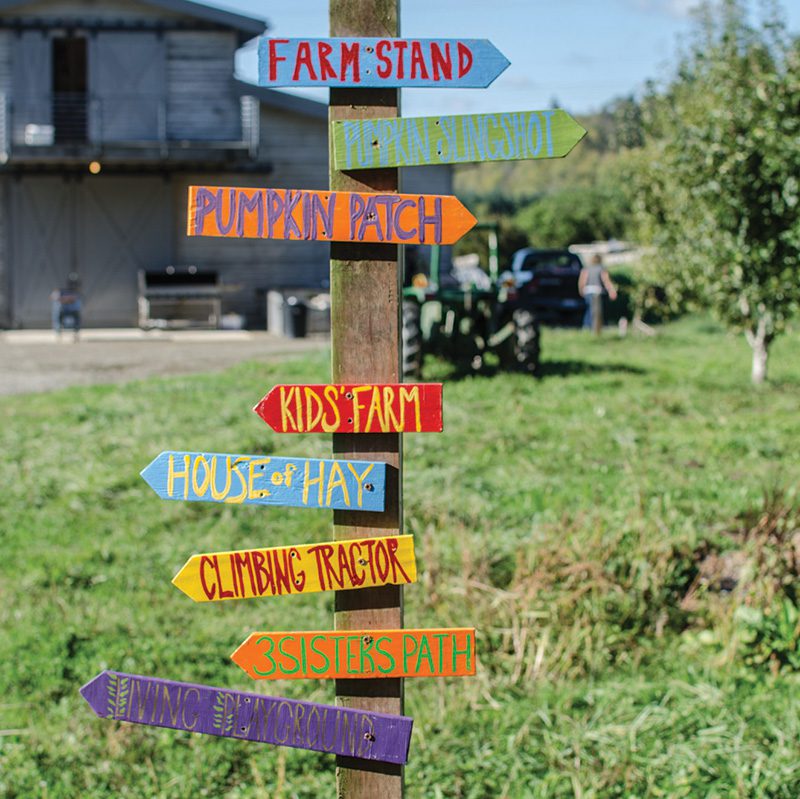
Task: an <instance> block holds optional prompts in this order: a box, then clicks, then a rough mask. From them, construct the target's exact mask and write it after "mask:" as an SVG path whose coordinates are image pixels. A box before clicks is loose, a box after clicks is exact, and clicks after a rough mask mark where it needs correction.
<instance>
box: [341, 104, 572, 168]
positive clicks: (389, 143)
mask: <svg viewBox="0 0 800 799" xmlns="http://www.w3.org/2000/svg"><path fill="white" fill-rule="evenodd" d="M585 135H586V131H585V130H584V129H583V128H582V127H581V126H580V125H579V124H578V123H577V122H576V121H575V120H574V119H573V118H572V117H571V116H570V115H569V114H568V113H567V112H566V111H561V110H555V111H514V112H508V113H504V114H467V115H465V116H438V117H410V118H387V119H358V120H356V119H354V120H344V121H341V122H334V123H333V153H334V159H333V160H334V166H335V168H336V169H341V170H349V169H373V168H375V167H386V166H422V165H425V164H463V163H474V162H479V161H519V160H525V159H532V158H561V157H563V156H565V155H566V154H567V153H568V152H569V151H570V150H571V149H572V148H573V147H574V146H575V145H576V144H577V143H578V142H579V141H580V140H581V139H582V138H583V137H584V136H585Z"/></svg>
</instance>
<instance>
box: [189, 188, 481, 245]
mask: <svg viewBox="0 0 800 799" xmlns="http://www.w3.org/2000/svg"><path fill="white" fill-rule="evenodd" d="M476 221H477V220H476V219H475V217H474V216H473V215H472V214H471V213H470V212H469V211H468V210H467V209H466V208H465V207H464V206H463V205H462V204H461V203H460V202H459V200H458V199H457V198H456V197H451V196H441V195H438V194H395V193H393V192H386V193H382V194H381V193H370V192H350V191H305V190H303V189H242V188H235V187H230V186H190V187H189V217H188V227H187V233H188V235H189V236H228V237H231V238H242V237H245V238H262V239H289V240H296V241H350V242H370V243H375V242H378V243H387V244H453V243H454V242H456V241H458V240H459V239H460V238H461V237H462V236H463V235H464V234H465V233H466V232H467V231H468V230H470V229H471V228H472V226H473V225H474V224H475V222H476Z"/></svg>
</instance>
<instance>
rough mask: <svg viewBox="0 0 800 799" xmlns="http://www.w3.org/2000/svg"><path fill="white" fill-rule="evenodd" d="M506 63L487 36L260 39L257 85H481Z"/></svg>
mask: <svg viewBox="0 0 800 799" xmlns="http://www.w3.org/2000/svg"><path fill="white" fill-rule="evenodd" d="M508 65H509V62H508V59H507V58H506V57H505V56H504V55H503V54H502V53H501V52H500V51H499V50H498V49H497V48H496V47H495V46H494V45H493V44H492V43H491V42H490V41H489V40H488V39H371V38H363V39H272V38H268V37H266V36H264V37H262V38H261V39H259V42H258V84H259V86H339V87H341V86H353V87H361V88H372V87H385V88H396V87H415V88H420V87H432V88H446V89H454V88H460V89H483V88H485V87H486V86H488V85H489V84H490V83H491V82H492V81H493V80H494V79H495V78H496V77H497V76H498V75H499V74H500V73H501V72H502V71H503V70H504V69H505V68H506V67H507V66H508Z"/></svg>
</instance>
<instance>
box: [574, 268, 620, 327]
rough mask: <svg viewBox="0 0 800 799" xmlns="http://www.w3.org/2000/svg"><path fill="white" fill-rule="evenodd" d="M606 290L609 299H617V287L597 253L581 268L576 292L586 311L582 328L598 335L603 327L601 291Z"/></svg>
mask: <svg viewBox="0 0 800 799" xmlns="http://www.w3.org/2000/svg"><path fill="white" fill-rule="evenodd" d="M604 290H605V291H606V292H608V296H609V298H610V299H611V300H616V299H617V289H616V286H615V285H614V284H613V283H612V281H611V278H610V277H609V275H608V270H607V269H606V268H605V267H604V266H603V259H602V257H601V256H600V254H599V253H595V255H593V256H592V259H591V261H590V262H589V266H584V267H583V269H581V273H580V276H579V277H578V292H579V293H580V295H581V296H582V297H583V299H584V300H585V301H586V313H585V314H584V315H583V327H584V329H591V330H593V331H594V333H595V335H598V336H599V335H600V331H601V330H602V329H603V291H604Z"/></svg>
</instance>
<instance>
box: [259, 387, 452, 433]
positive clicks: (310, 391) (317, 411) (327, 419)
mask: <svg viewBox="0 0 800 799" xmlns="http://www.w3.org/2000/svg"><path fill="white" fill-rule="evenodd" d="M253 410H254V411H255V412H256V413H257V414H258V415H259V416H260V417H261V418H262V419H263V420H264V421H265V422H266V423H267V424H268V425H269V426H270V427H271V428H272V429H273V430H275V431H276V432H278V433H441V431H442V384H441V383H391V384H369V383H365V384H359V385H352V384H348V385H279V386H274V387H273V388H272V389H270V391H269V392H268V393H267V395H266V396H265V397H264V398H263V399H262V400H261V402H259V403H258V405H256V406H255V408H253Z"/></svg>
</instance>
